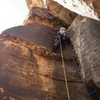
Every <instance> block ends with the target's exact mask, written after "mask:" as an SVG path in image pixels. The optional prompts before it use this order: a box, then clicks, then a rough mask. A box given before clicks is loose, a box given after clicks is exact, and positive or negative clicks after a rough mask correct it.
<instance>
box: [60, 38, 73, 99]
mask: <svg viewBox="0 0 100 100" xmlns="http://www.w3.org/2000/svg"><path fill="white" fill-rule="evenodd" d="M59 40H60V52H61V59H62V67H63V72H64V78H65V85H66V93H67V98H68V100H71V99H70V95H69V88H68V79H67V75H66V69H65V63H64V57H63V51H62V44H61V37H60V36H59Z"/></svg>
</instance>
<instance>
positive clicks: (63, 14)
mask: <svg viewBox="0 0 100 100" xmlns="http://www.w3.org/2000/svg"><path fill="white" fill-rule="evenodd" d="M39 1H41V2H42V5H43V4H44V2H43V1H44V0H39ZM35 3H36V5H35ZM27 5H28V7H29V8H30V9H32V8H33V7H41V8H45V7H42V6H41V4H38V2H37V0H35V1H34V0H27ZM47 8H48V10H49V13H51V14H52V15H53V16H55V17H56V18H60V19H61V20H62V21H64V22H65V23H66V24H67V25H70V24H71V23H72V21H73V19H74V18H75V17H76V16H77V14H75V13H74V12H72V11H70V10H68V9H66V8H64V7H63V6H61V5H60V4H58V3H56V2H54V1H53V0H47ZM31 12H32V10H31ZM33 13H34V10H33ZM29 16H30V15H29Z"/></svg>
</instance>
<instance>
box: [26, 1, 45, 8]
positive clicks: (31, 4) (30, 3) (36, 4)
mask: <svg viewBox="0 0 100 100" xmlns="http://www.w3.org/2000/svg"><path fill="white" fill-rule="evenodd" d="M26 3H27V6H28V8H29V9H32V8H33V7H41V8H43V7H44V1H43V0H26Z"/></svg>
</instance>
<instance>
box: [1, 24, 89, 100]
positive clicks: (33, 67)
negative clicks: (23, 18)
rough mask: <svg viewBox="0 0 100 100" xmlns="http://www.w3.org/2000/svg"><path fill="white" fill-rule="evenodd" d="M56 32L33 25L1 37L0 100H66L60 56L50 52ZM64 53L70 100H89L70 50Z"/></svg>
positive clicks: (9, 30)
mask: <svg viewBox="0 0 100 100" xmlns="http://www.w3.org/2000/svg"><path fill="white" fill-rule="evenodd" d="M55 32H56V30H54V29H52V28H49V27H47V26H44V25H39V24H35V23H33V24H28V25H25V26H18V27H14V28H11V29H8V30H6V31H4V32H3V34H2V35H1V37H0V55H1V56H0V89H1V95H0V99H1V100H3V99H9V98H10V99H15V100H16V99H17V100H30V99H33V100H35V99H37V100H66V97H67V96H66V89H65V81H64V74H63V69H62V67H61V66H62V63H61V56H58V55H60V54H59V53H60V52H58V53H57V54H55V53H53V52H52V44H51V41H52V38H53V36H54V34H53V33H55ZM63 51H64V59H65V65H66V66H65V67H66V71H67V77H68V86H69V91H70V97H71V99H72V100H73V99H74V100H89V98H88V95H87V92H86V89H85V87H84V84H83V82H82V80H81V78H80V75H79V73H78V72H77V65H76V64H75V63H74V62H73V60H72V57H73V52H72V47H71V46H69V47H68V48H67V49H64V48H63ZM65 51H66V52H65ZM71 55H72V56H71ZM61 90H62V91H61ZM73 90H74V91H73Z"/></svg>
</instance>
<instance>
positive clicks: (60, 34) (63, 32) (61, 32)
mask: <svg viewBox="0 0 100 100" xmlns="http://www.w3.org/2000/svg"><path fill="white" fill-rule="evenodd" d="M65 36H66V28H65V27H61V28H60V30H59V31H58V32H57V33H56V36H55V37H54V39H53V51H54V52H56V50H57V49H58V48H59V47H60V41H61V44H62V45H64V44H65Z"/></svg>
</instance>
